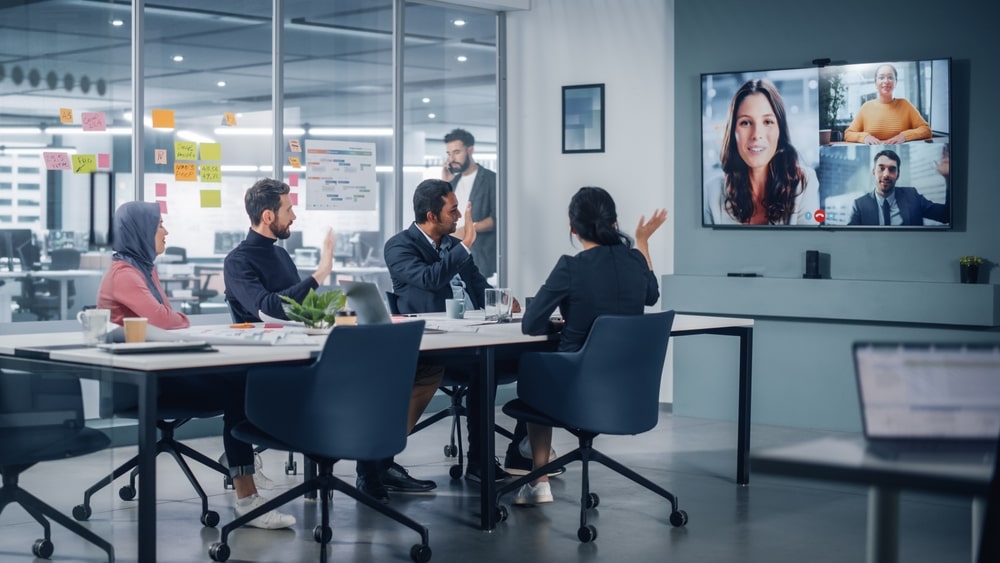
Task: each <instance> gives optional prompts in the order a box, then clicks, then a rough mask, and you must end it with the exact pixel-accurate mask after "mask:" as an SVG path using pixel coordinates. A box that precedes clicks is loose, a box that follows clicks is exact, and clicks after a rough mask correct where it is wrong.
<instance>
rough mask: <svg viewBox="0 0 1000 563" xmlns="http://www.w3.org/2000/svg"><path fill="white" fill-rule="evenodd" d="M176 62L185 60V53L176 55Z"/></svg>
mask: <svg viewBox="0 0 1000 563" xmlns="http://www.w3.org/2000/svg"><path fill="white" fill-rule="evenodd" d="M173 58H174V62H175V63H179V62H181V61H183V60H184V55H174V57H173Z"/></svg>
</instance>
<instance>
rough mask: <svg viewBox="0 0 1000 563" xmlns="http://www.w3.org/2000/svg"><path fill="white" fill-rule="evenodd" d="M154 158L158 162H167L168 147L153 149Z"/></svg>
mask: <svg viewBox="0 0 1000 563" xmlns="http://www.w3.org/2000/svg"><path fill="white" fill-rule="evenodd" d="M153 160H154V161H155V162H156V164H166V163H167V149H156V150H154V151H153Z"/></svg>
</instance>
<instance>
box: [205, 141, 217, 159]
mask: <svg viewBox="0 0 1000 563" xmlns="http://www.w3.org/2000/svg"><path fill="white" fill-rule="evenodd" d="M201 159H202V160H222V145H220V144H219V143H202V144H201Z"/></svg>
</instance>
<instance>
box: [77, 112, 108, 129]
mask: <svg viewBox="0 0 1000 563" xmlns="http://www.w3.org/2000/svg"><path fill="white" fill-rule="evenodd" d="M80 120H81V121H83V130H84V131H104V130H106V129H107V128H108V127H107V121H106V118H105V117H104V112H103V111H85V112H83V113H81V114H80Z"/></svg>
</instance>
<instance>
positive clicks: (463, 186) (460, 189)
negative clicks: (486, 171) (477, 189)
mask: <svg viewBox="0 0 1000 563" xmlns="http://www.w3.org/2000/svg"><path fill="white" fill-rule="evenodd" d="M478 175H479V167H478V166H477V167H476V171H475V172H473V173H472V174H469V175H468V176H460V177H459V180H458V185H457V186H455V198H456V199H458V210H459V211H460V212H461V213H462V216H463V217H462V219H463V221H464V220H466V219H468V218H467V217H465V206H466V204H468V203H469V195H471V194H472V185H473V184H475V183H476V176H478ZM469 220H471V219H469Z"/></svg>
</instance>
